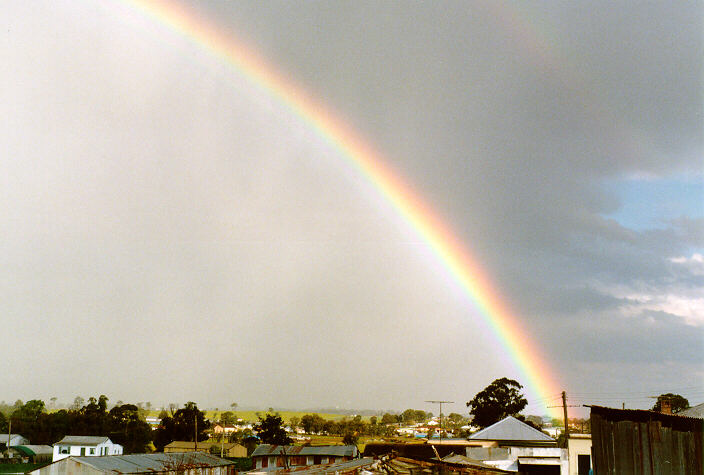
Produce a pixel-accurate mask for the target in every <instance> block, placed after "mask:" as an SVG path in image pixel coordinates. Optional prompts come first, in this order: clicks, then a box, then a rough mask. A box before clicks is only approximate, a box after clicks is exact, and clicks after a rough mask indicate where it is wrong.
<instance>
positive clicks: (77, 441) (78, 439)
mask: <svg viewBox="0 0 704 475" xmlns="http://www.w3.org/2000/svg"><path fill="white" fill-rule="evenodd" d="M104 442H112V441H111V440H110V439H109V438H108V437H105V436H94V435H67V436H66V437H64V438H63V439H61V440H60V441H58V442H57V443H56V444H54V445H98V444H102V443H104Z"/></svg>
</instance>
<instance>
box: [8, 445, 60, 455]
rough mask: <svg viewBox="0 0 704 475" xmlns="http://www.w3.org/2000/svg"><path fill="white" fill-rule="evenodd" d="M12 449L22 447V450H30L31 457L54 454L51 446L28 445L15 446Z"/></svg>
mask: <svg viewBox="0 0 704 475" xmlns="http://www.w3.org/2000/svg"><path fill="white" fill-rule="evenodd" d="M13 447H15V448H20V447H24V448H26V449H28V450H31V451H32V454H33V455H42V454H52V453H54V447H52V446H51V445H29V444H25V445H15V446H13Z"/></svg>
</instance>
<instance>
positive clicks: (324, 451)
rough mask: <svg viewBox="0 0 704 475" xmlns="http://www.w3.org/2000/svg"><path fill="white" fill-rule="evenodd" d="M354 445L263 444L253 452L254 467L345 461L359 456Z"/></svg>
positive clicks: (294, 465)
mask: <svg viewBox="0 0 704 475" xmlns="http://www.w3.org/2000/svg"><path fill="white" fill-rule="evenodd" d="M358 454H359V453H358V451H357V447H356V446H354V445H323V446H319V447H309V446H296V445H270V444H261V445H259V446H258V447H257V448H256V449H254V452H252V465H253V467H254V469H255V470H256V469H267V468H268V469H269V470H271V469H275V467H280V468H288V467H301V466H306V465H321V464H331V463H337V462H344V461H348V460H352V459H355V458H357V456H358Z"/></svg>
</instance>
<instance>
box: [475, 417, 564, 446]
mask: <svg viewBox="0 0 704 475" xmlns="http://www.w3.org/2000/svg"><path fill="white" fill-rule="evenodd" d="M469 438H470V439H471V440H516V441H518V440H521V441H550V442H554V441H555V439H553V438H552V437H550V436H549V435H547V434H544V433H543V432H540V431H539V430H537V429H534V428H533V427H531V426H529V425H528V424H526V423H524V422H521V421H519V420H518V419H516V418H515V417H512V416H508V417H506V418H504V419H502V420H500V421H499V422H497V423H495V424H492V425H490V426H489V427H486V428H484V429H482V430H480V431H479V432H476V433H474V434H472V435H470V436H469Z"/></svg>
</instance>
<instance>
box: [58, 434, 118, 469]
mask: <svg viewBox="0 0 704 475" xmlns="http://www.w3.org/2000/svg"><path fill="white" fill-rule="evenodd" d="M71 455H78V456H87V457H97V456H100V455H122V446H121V445H120V444H115V443H113V441H111V440H110V439H109V438H107V437H96V436H91V435H67V436H66V437H64V438H63V439H61V440H60V441H58V442H57V443H55V444H54V454H53V457H52V461H53V462H56V461H57V460H61V459H65V458H66V457H70V456H71Z"/></svg>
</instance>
